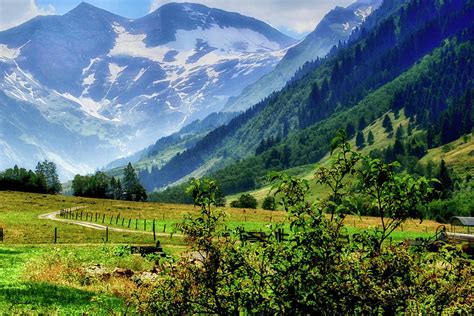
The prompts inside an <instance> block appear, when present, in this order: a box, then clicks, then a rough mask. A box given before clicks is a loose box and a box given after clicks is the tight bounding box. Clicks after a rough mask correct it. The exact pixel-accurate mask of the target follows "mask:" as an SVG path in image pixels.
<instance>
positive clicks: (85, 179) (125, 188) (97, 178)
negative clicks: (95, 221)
mask: <svg viewBox="0 0 474 316" xmlns="http://www.w3.org/2000/svg"><path fill="white" fill-rule="evenodd" d="M72 189H73V195H74V196H83V197H91V198H99V199H115V200H127V201H146V200H147V194H146V190H145V188H144V187H143V186H142V185H141V184H140V181H139V180H138V176H137V174H136V172H135V169H134V168H133V167H132V164H131V163H129V164H128V165H127V167H125V169H124V177H123V179H120V178H117V179H116V178H114V177H109V176H108V175H107V174H105V173H104V172H100V171H97V172H96V173H95V174H93V175H85V176H81V175H79V174H78V175H76V176H75V177H74V180H73V181H72Z"/></svg>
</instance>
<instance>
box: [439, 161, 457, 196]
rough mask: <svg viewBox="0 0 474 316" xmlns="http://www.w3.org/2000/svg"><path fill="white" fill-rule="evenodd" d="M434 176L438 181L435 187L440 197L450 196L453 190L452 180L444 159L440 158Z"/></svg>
mask: <svg viewBox="0 0 474 316" xmlns="http://www.w3.org/2000/svg"><path fill="white" fill-rule="evenodd" d="M436 178H437V179H438V181H439V182H438V183H437V185H436V189H437V190H438V191H439V192H440V193H441V198H443V199H446V198H448V197H450V196H451V194H452V192H453V191H454V181H453V179H452V177H451V173H450V172H449V169H448V167H447V166H446V162H445V161H444V160H441V163H440V165H439V170H438V174H437V176H436Z"/></svg>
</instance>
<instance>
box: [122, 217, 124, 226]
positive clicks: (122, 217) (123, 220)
mask: <svg viewBox="0 0 474 316" xmlns="http://www.w3.org/2000/svg"><path fill="white" fill-rule="evenodd" d="M124 220H125V217H122V226H123V221H124Z"/></svg>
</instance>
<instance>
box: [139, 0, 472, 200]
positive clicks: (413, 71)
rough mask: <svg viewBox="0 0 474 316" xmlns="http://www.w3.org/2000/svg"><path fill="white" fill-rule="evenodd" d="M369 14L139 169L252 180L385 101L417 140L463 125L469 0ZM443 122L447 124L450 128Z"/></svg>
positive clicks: (167, 177)
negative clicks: (332, 48)
mask: <svg viewBox="0 0 474 316" xmlns="http://www.w3.org/2000/svg"><path fill="white" fill-rule="evenodd" d="M389 2H390V1H389ZM382 7H383V5H382ZM368 21H370V24H371V25H370V28H369V27H367V29H366V28H365V27H364V25H363V26H362V28H361V30H360V31H359V32H358V34H359V35H358V36H359V37H358V38H357V39H354V40H353V41H351V42H350V44H347V45H346V46H345V47H340V48H339V50H338V51H337V52H335V53H333V54H331V55H330V56H329V57H327V58H326V60H324V61H323V62H321V64H320V65H319V66H318V67H316V69H315V70H313V71H311V72H310V73H309V74H307V75H306V76H304V77H303V78H302V79H300V80H298V81H292V82H291V83H290V84H289V85H287V86H286V87H285V88H284V89H283V90H282V91H281V92H279V93H275V94H273V95H271V96H269V97H268V98H267V99H266V100H264V101H262V102H260V103H259V104H257V105H255V106H254V107H252V108H251V109H250V110H248V111H246V112H245V113H243V114H242V115H240V116H238V117H236V118H235V119H234V120H232V121H231V122H230V123H229V124H227V125H225V126H222V127H219V128H217V129H215V130H214V131H212V132H211V133H209V134H208V135H207V136H206V137H204V138H203V139H202V140H201V141H199V142H197V143H196V145H195V146H194V147H193V148H191V149H188V150H187V151H184V152H183V153H181V154H179V155H177V156H175V157H174V158H173V159H171V160H170V161H169V163H168V164H166V165H164V166H163V167H162V168H160V169H158V168H154V169H153V170H152V171H151V172H150V173H147V172H142V173H141V174H140V177H141V180H142V181H144V183H145V185H146V187H147V188H148V189H149V190H151V189H153V188H160V187H164V186H167V185H169V184H171V183H174V182H175V181H177V180H180V179H182V178H183V177H186V176H192V175H196V174H202V173H205V172H208V173H209V172H210V173H211V174H213V175H214V176H215V177H216V178H218V179H219V181H220V182H221V183H222V186H223V189H224V191H225V192H226V193H231V192H238V191H243V190H248V189H252V188H255V187H256V186H258V185H260V182H261V181H260V179H261V177H262V176H263V175H265V174H266V173H267V172H268V171H270V170H281V169H285V168H288V167H294V166H298V165H303V164H308V163H314V162H316V161H318V160H319V159H321V158H322V157H323V156H324V155H325V154H326V153H327V151H328V146H329V141H330V139H331V138H332V137H333V136H334V134H335V132H336V131H337V130H338V129H339V128H346V127H347V126H349V127H350V126H351V125H352V126H353V127H357V128H358V129H361V128H360V127H359V126H358V124H359V122H360V121H361V119H362V118H363V120H364V121H365V123H366V124H370V123H372V122H373V121H374V120H375V119H377V118H379V117H381V116H382V115H384V114H385V113H387V112H388V111H391V110H393V111H397V112H399V111H401V110H402V111H404V113H405V115H406V116H407V117H408V118H409V119H410V122H411V124H412V128H413V129H417V130H419V131H420V132H421V133H417V136H416V138H413V137H411V138H407V139H405V140H404V141H405V142H407V143H410V144H411V143H412V142H413V141H414V142H415V144H417V146H418V145H419V146H421V147H422V148H423V146H424V147H425V148H428V147H433V146H438V145H439V144H443V143H445V142H448V141H451V140H453V139H454V138H456V137H459V136H460V135H462V134H465V133H467V132H469V127H470V126H471V127H472V125H470V124H472V114H471V113H472V110H471V109H472V98H471V97H470V92H469V89H471V88H473V82H472V78H473V77H474V76H473V70H474V69H473V61H472V56H473V55H474V54H473V53H474V52H473V45H472V40H473V35H474V32H473V29H474V23H473V21H474V7H473V1H471V0H463V1H461V0H451V1H445V2H443V3H439V2H438V1H434V0H429V1H417V0H415V1H410V2H408V3H407V4H404V5H401V6H400V7H399V9H398V10H395V11H394V13H393V14H391V15H389V16H388V17H387V16H385V15H379V19H378V20H376V21H374V19H370V20H368ZM460 121H462V122H463V123H462V124H457V123H456V122H460ZM443 126H451V127H452V128H450V129H448V130H449V132H448V133H449V135H445V134H446V131H445V129H444V128H443ZM443 130H444V132H443ZM426 131H427V132H426ZM349 132H350V128H349ZM426 134H427V135H426ZM426 136H429V137H426ZM387 137H391V135H390V133H387ZM262 140H263V141H262ZM381 150H385V148H381ZM422 151H423V150H422ZM404 154H407V153H406V152H404ZM411 154H413V153H408V155H411ZM419 155H420V154H419V153H417V154H416V156H419ZM242 158H245V159H244V160H242ZM238 160H240V161H238ZM210 161H212V163H210ZM226 166H227V167H226ZM223 167H226V168H225V169H222V168H223Z"/></svg>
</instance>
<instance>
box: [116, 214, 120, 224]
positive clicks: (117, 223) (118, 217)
mask: <svg viewBox="0 0 474 316" xmlns="http://www.w3.org/2000/svg"><path fill="white" fill-rule="evenodd" d="M119 217H120V213H118V215H117V218H116V219H115V225H117V224H118V220H119Z"/></svg>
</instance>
